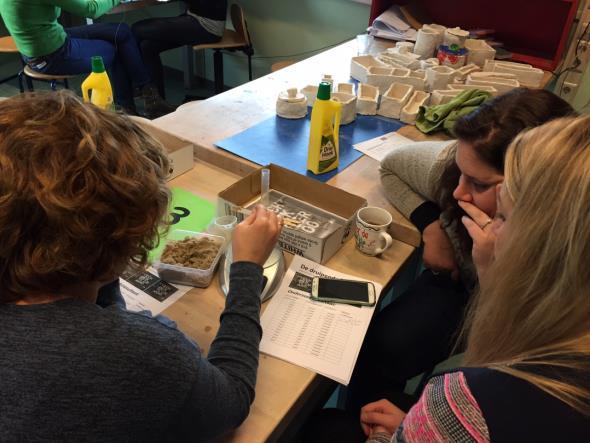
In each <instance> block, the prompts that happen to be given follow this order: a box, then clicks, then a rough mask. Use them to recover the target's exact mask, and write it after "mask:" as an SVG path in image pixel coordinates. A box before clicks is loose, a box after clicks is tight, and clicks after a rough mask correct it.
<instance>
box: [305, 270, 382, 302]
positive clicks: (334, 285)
mask: <svg viewBox="0 0 590 443" xmlns="http://www.w3.org/2000/svg"><path fill="white" fill-rule="evenodd" d="M311 298H312V299H313V300H318V301H330V302H334V303H347V304H351V305H361V306H373V305H374V304H375V301H376V300H375V285H373V283H371V282H369V281H357V280H338V279H331V278H321V277H314V278H313V280H312V283H311Z"/></svg>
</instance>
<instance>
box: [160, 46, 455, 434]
mask: <svg viewBox="0 0 590 443" xmlns="http://www.w3.org/2000/svg"><path fill="white" fill-rule="evenodd" d="M391 45H392V42H386V41H377V40H373V39H367V37H366V36H361V37H360V38H357V39H355V40H352V41H350V42H348V43H345V44H342V45H340V46H337V47H335V48H333V49H330V50H328V51H326V52H324V53H322V54H319V55H316V56H314V57H311V58H309V59H307V60H304V61H302V62H299V63H297V64H295V65H292V66H289V67H287V68H284V69H281V70H279V71H277V72H275V73H272V74H269V75H267V76H265V77H262V78H259V79H257V80H254V81H252V82H249V83H247V84H245V85H243V86H241V87H238V88H234V89H232V90H230V91H227V92H225V93H223V94H220V95H217V96H215V97H212V98H210V99H208V100H204V101H198V102H191V103H188V104H186V105H183V106H181V107H180V108H179V109H178V110H177V111H176V112H174V113H172V114H169V115H167V116H165V117H162V118H160V119H157V120H154V121H153V122H152V123H153V124H155V125H156V126H158V127H160V128H162V129H165V130H167V131H169V132H171V133H173V134H175V135H177V136H180V137H182V138H184V139H186V140H189V141H191V142H192V143H194V144H195V160H196V164H195V167H194V169H193V170H192V171H190V172H188V173H186V174H184V175H182V176H180V177H178V178H176V179H175V180H174V181H173V182H172V183H171V184H172V185H173V186H178V187H181V188H184V189H187V190H189V191H192V192H194V193H195V194H197V195H199V196H201V197H204V198H207V199H209V200H211V201H215V200H216V197H217V193H218V192H219V191H220V190H222V189H224V188H225V187H227V186H228V185H230V184H231V183H233V182H235V181H236V180H238V179H239V178H240V177H241V176H244V175H245V174H247V173H249V172H251V171H252V170H254V169H255V168H258V167H259V166H258V165H256V164H254V163H252V162H250V161H248V160H245V159H242V158H239V157H237V156H235V155H233V154H231V153H228V152H226V151H223V150H221V149H218V148H216V147H215V146H214V142H215V141H217V140H220V139H223V138H226V137H229V136H232V135H234V134H236V133H238V132H241V131H243V130H245V129H247V128H249V127H251V126H253V125H255V124H257V123H259V122H260V121H262V120H265V119H267V118H269V117H271V116H273V115H274V114H275V100H276V97H277V95H278V93H279V91H282V90H285V89H287V88H289V87H303V86H305V85H306V84H317V83H318V82H319V81H320V80H321V77H322V74H332V75H333V77H334V78H335V80H336V82H347V81H348V80H349V72H350V58H351V57H353V56H356V55H358V54H359V53H368V52H378V51H382V50H383V49H385V48H386V47H388V46H391ZM399 132H400V133H401V134H403V135H405V136H407V137H409V138H411V139H414V140H422V139H426V138H428V139H433V138H434V137H432V136H429V137H426V136H425V135H424V134H422V133H420V132H419V131H417V130H416V128H415V127H414V126H405V127H403V128H402V129H401V130H400V131H399ZM439 137H440V138H443V139H444V138H446V137H445V136H444V135H441V136H439ZM378 166H379V164H378V162H377V161H375V160H373V159H372V158H369V157H366V156H363V157H361V158H360V159H358V160H357V161H356V162H354V163H353V164H352V165H350V166H349V167H348V168H346V169H344V170H343V171H342V172H340V173H339V174H337V175H336V176H335V177H333V178H332V179H331V180H330V181H329V182H328V183H329V184H331V185H333V186H337V187H339V188H342V189H345V190H347V191H349V192H352V193H354V194H357V195H360V196H362V197H365V198H366V199H367V200H368V202H369V204H370V205H376V206H380V207H384V208H386V209H388V210H389V211H390V212H391V213H392V215H393V216H394V224H393V226H392V229H391V233H392V235H393V236H394V238H396V239H397V240H396V241H394V244H393V247H392V248H390V249H389V250H387V251H386V252H385V254H383V256H382V257H380V258H373V257H367V256H365V255H363V254H361V253H360V252H358V250H357V249H356V248H355V246H354V242H353V241H349V242H347V243H346V244H345V245H344V246H343V248H342V250H341V251H339V252H338V253H337V254H336V255H335V256H334V257H333V258H332V259H331V260H330V261H328V263H327V264H326V265H327V266H329V267H330V268H333V269H335V270H338V271H342V272H346V273H351V274H354V275H358V276H362V277H365V278H368V279H372V280H375V281H377V282H379V283H381V284H383V285H387V284H388V283H390V282H391V280H392V279H393V278H394V277H395V275H396V274H397V273H398V271H399V270H400V268H401V266H402V265H403V264H404V262H406V261H407V259H408V258H409V257H410V255H411V254H412V252H413V251H414V246H416V245H418V244H419V242H420V234H419V233H418V231H417V230H416V229H415V227H414V226H413V225H412V224H411V223H410V222H409V221H407V220H406V219H405V218H404V217H403V216H402V215H401V214H400V213H399V212H398V211H397V210H395V208H393V207H392V206H391V205H390V204H389V202H388V201H387V200H386V198H385V195H384V193H383V190H382V187H381V185H380V181H379V174H378ZM286 256H289V258H288V261H289V262H290V260H291V256H290V255H289V254H286ZM224 304H225V298H224V296H223V295H222V293H221V290H220V288H219V284H218V283H217V280H214V282H213V284H212V285H211V286H210V287H209V288H207V289H204V290H203V289H194V290H192V291H190V292H189V293H188V294H186V295H185V296H184V297H183V298H182V299H181V300H180V301H179V302H177V303H175V304H174V305H173V306H172V307H171V308H169V309H168V310H166V311H165V314H167V315H169V316H170V317H171V318H173V319H174V320H176V321H177V322H178V324H179V326H180V328H181V329H182V330H183V331H185V332H186V333H187V334H188V335H189V336H191V337H192V338H194V339H195V340H196V341H197V342H198V343H199V344H200V345H201V346H202V347H203V349H204V350H205V351H207V350H208V349H209V346H210V344H211V341H212V340H213V338H214V336H215V333H216V332H217V329H218V326H219V323H218V319H219V315H220V313H221V311H222V310H223V307H224ZM263 309H264V306H263ZM326 382H327V379H325V378H324V377H322V376H319V375H317V374H315V373H313V372H311V371H309V370H307V369H304V368H302V367H298V366H295V365H293V364H290V363H286V362H284V361H281V360H278V359H276V358H273V357H270V356H267V355H261V357H260V367H259V370H258V384H257V387H256V399H255V401H254V404H253V407H252V410H251V413H250V416H249V417H248V418H247V420H246V421H245V422H244V423H243V424H242V426H240V427H239V428H238V429H237V430H236V431H235V432H234V433H232V434H231V435H230V436H227V437H226V438H224V441H232V442H248V443H251V442H263V441H285V440H288V435H285V431H286V430H287V429H288V428H289V427H290V426H291V425H292V423H293V422H294V420H297V418H298V417H300V416H301V415H304V414H305V412H306V410H309V409H311V408H313V406H314V400H315V403H317V400H318V399H320V400H321V399H323V398H324V397H323V394H324V393H325V392H324V391H325V388H326V386H328V387H329V386H331V385H330V383H326ZM287 434H288V432H287Z"/></svg>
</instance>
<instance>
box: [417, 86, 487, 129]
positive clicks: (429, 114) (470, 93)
mask: <svg viewBox="0 0 590 443" xmlns="http://www.w3.org/2000/svg"><path fill="white" fill-rule="evenodd" d="M488 98H490V93H489V92H486V91H482V90H480V89H466V90H465V91H463V92H461V93H460V94H459V95H457V96H456V97H455V98H454V99H453V100H451V101H450V102H449V103H445V104H444V105H435V106H420V110H419V111H418V115H417V116H416V127H417V128H418V129H419V130H420V131H422V132H424V133H425V134H429V133H431V132H434V131H438V130H440V129H446V130H447V131H448V132H450V133H452V132H453V127H454V126H455V122H456V121H457V119H458V118H460V117H463V116H464V115H467V114H469V113H470V112H472V111H474V110H475V109H477V107H478V106H479V105H481V104H482V103H483V102H485V101H486V100H487V99H488Z"/></svg>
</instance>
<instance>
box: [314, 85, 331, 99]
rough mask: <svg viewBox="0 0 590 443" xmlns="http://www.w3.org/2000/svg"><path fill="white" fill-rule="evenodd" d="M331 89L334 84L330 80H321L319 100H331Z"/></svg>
mask: <svg viewBox="0 0 590 443" xmlns="http://www.w3.org/2000/svg"><path fill="white" fill-rule="evenodd" d="M330 89H332V85H331V84H330V83H328V82H321V83H320V86H319V88H318V95H317V98H318V100H330Z"/></svg>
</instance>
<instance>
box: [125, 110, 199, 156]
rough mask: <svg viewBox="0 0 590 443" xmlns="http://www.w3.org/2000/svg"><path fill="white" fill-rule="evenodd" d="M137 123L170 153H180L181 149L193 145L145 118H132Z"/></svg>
mask: <svg viewBox="0 0 590 443" xmlns="http://www.w3.org/2000/svg"><path fill="white" fill-rule="evenodd" d="M131 118H132V119H133V120H134V121H135V122H137V123H139V125H140V126H141V127H142V129H143V130H144V131H145V132H147V133H148V134H149V135H151V136H152V137H154V138H155V139H156V140H158V141H159V142H160V143H162V144H163V145H164V147H165V148H166V150H167V151H168V153H170V154H172V153H173V152H176V151H178V150H179V149H183V148H185V147H186V146H187V145H191V146H192V143H191V142H189V141H186V140H183V139H181V138H180V137H177V136H176V135H173V134H170V133H169V132H167V131H165V130H164V129H161V128H159V127H157V126H155V125H154V124H153V123H152V122H151V121H150V120H148V119H145V118H143V117H131Z"/></svg>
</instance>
